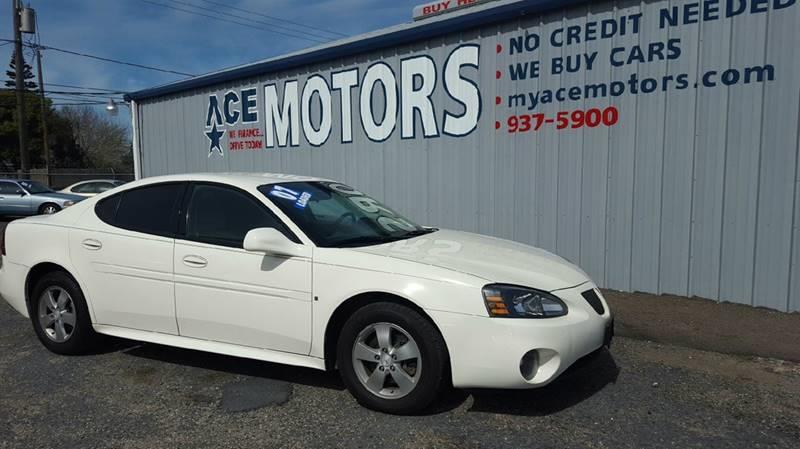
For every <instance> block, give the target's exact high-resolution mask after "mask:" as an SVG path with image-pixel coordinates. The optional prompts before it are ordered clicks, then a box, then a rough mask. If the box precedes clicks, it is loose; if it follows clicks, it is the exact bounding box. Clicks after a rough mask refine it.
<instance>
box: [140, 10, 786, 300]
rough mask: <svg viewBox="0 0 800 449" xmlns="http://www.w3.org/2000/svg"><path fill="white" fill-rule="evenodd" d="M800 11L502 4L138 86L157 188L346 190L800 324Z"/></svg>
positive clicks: (633, 284) (625, 278)
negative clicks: (205, 183)
mask: <svg viewBox="0 0 800 449" xmlns="http://www.w3.org/2000/svg"><path fill="white" fill-rule="evenodd" d="M452 1H453V2H457V0H452ZM462 1H463V0H462ZM797 3H798V2H797V1H796V0H671V1H669V0H660V1H656V0H644V1H605V2H587V1H576V0H570V1H553V0H523V1H496V2H488V3H482V4H480V5H477V6H473V7H470V8H461V9H457V10H456V11H455V12H452V13H448V14H441V15H436V16H433V17H430V18H426V19H424V20H420V21H416V22H413V23H409V24H404V25H400V26H396V27H392V28H388V29H384V30H380V31H377V32H373V33H368V34H365V35H362V36H357V37H354V38H349V39H345V40H341V41H337V42H334V43H331V44H327V45H323V46H320V47H314V48H311V49H308V50H304V51H301V52H297V53H293V54H289V55H286V56H282V57H278V58H273V59H268V60H265V61H262V62H258V63H254V64H249V65H244V66H240V67H235V68H232V69H228V70H223V71H219V72H215V73H211V74H208V75H204V76H199V77H196V78H191V79H187V80H183V81H179V82H175V83H172V84H169V85H165V86H160V87H156V88H153V89H148V90H144V91H140V92H136V93H133V94H131V95H130V96H129V97H130V98H129V99H130V100H131V101H132V105H133V107H132V111H133V120H134V146H135V152H134V153H135V163H136V170H137V175H138V176H153V175H160V174H167V173H183V172H197V171H269V172H287V173H296V174H309V175H317V176H325V177H329V178H334V179H338V180H342V181H344V182H346V183H348V184H350V185H353V186H356V187H358V188H359V189H361V190H364V191H366V192H369V193H370V194H372V195H373V196H375V197H377V198H379V199H381V200H383V201H385V202H386V203H388V204H390V205H392V206H393V207H395V208H397V209H398V210H400V211H402V212H403V213H404V214H406V215H408V216H409V217H411V218H413V219H415V220H417V221H418V222H421V223H426V224H433V225H437V226H442V227H450V228H456V229H461V230H468V231H475V232H480V233H485V234H491V235H495V236H499V237H504V238H509V239H513V240H517V241H521V242H525V243H529V244H532V245H536V246H539V247H543V248H545V249H548V250H551V251H553V252H555V253H557V254H559V255H562V256H564V257H566V258H567V259H569V260H571V261H573V262H576V263H578V264H579V265H580V266H581V267H583V268H584V269H585V270H586V271H587V272H588V273H589V274H590V275H591V276H592V277H593V278H594V279H595V280H596V281H597V282H598V283H599V284H601V285H602V286H604V287H607V288H612V289H619V290H627V291H644V292H651V293H671V294H678V295H685V296H699V297H704V298H711V299H718V300H723V301H731V302H737V303H744V304H751V305H755V306H764V307H769V308H773V309H778V310H782V311H798V310H800V294H798V293H797V292H798V291H800V263H798V262H800V231H799V230H798V224H799V223H800V183H798V150H799V149H800V143H799V139H798V118H799V117H798V116H799V115H800V26H799V25H800V5H798V4H797Z"/></svg>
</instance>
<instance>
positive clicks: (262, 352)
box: [92, 324, 325, 371]
mask: <svg viewBox="0 0 800 449" xmlns="http://www.w3.org/2000/svg"><path fill="white" fill-rule="evenodd" d="M92 327H94V330H95V332H97V333H100V334H105V335H110V336H112V337H119V338H127V339H129V340H137V341H144V342H148V343H156V344H160V345H165V346H173V347H177V348H183V349H192V350H197V351H205V352H212V353H215V354H222V355H229V356H233V357H242V358H245V359H253V360H261V361H264V362H272V363H280V364H283V365H293V366H302V367H305V368H314V369H318V370H323V371H324V370H325V360H323V359H320V358H317V357H310V356H307V355H302V354H292V353H289V352H281V351H273V350H270V349H263V348H253V347H249V346H240V345H233V344H229V343H222V342H217V341H209V340H201V339H199V338H191V337H182V336H179V335H169V334H162V333H158V332H148V331H142V330H138V329H129V328H125V327H118V326H109V325H105V324H94V325H92Z"/></svg>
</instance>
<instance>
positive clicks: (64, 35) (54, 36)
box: [0, 0, 425, 123]
mask: <svg viewBox="0 0 800 449" xmlns="http://www.w3.org/2000/svg"><path fill="white" fill-rule="evenodd" d="M24 2H25V4H30V6H31V7H32V8H34V9H35V10H36V13H37V17H38V22H39V28H38V31H39V37H40V39H41V43H42V45H45V46H48V45H49V46H52V47H57V48H62V49H66V50H71V51H77V52H81V53H88V54H92V55H97V56H102V57H106V58H112V59H117V60H123V61H129V62H134V63H138V64H144V65H148V66H155V67H159V68H164V69H169V70H174V71H178V72H184V73H189V74H195V75H199V74H203V73H207V72H211V71H216V70H219V69H223V68H227V67H232V66H236V65H240V64H244V63H248V62H253V61H258V60H261V59H266V58H269V57H272V56H279V55H282V54H285V53H289V52H291V51H295V50H299V49H302V48H307V47H310V46H314V45H317V44H318V42H313V41H310V40H307V39H304V38H309V37H311V38H319V37H315V36H311V35H310V34H309V33H313V34H316V35H317V36H326V37H341V36H338V35H333V34H331V33H327V32H325V31H319V30H317V29H309V28H305V27H302V26H297V25H294V24H292V23H291V22H297V23H300V24H304V25H308V26H311V27H315V28H318V29H324V30H330V31H333V32H336V33H341V34H344V35H348V36H352V35H357V34H360V33H364V32H368V31H373V30H377V29H380V28H384V27H387V26H390V25H395V24H399V23H403V22H409V21H411V12H412V9H413V7H414V6H415V5H417V4H420V3H425V1H424V0H324V1H312V0H307V1H293V0H212V1H206V0H24ZM10 3H11V2H9V1H8V0H1V1H0V38H3V39H12V38H13V33H12V17H11V4H10ZM154 3H158V4H160V5H167V6H170V7H172V8H168V7H165V6H159V5H156V4H154ZM214 3H224V4H226V5H228V6H227V7H221V6H218V5H215V4H214ZM192 5H195V6H196V7H199V8H205V9H199V8H193V7H192ZM175 8H177V9H183V10H193V11H196V12H197V13H200V14H205V15H208V16H214V17H215V18H210V17H204V16H199V15H195V14H190V13H187V12H184V11H179V10H177V9H175ZM233 8H241V9H242V10H247V11H252V12H243V11H241V10H236V9H233ZM255 13H258V14H265V15H269V16H273V17H276V18H277V19H279V20H273V19H269V18H266V17H263V16H261V15H258V14H255ZM225 14H229V15H225ZM231 15H234V16H240V17H243V18H241V19H240V18H236V17H232V16H231ZM219 19H225V20H231V21H237V22H243V23H248V24H250V25H251V26H252V27H248V26H245V25H241V24H235V23H229V22H224V21H220V20H219ZM259 22H261V23H259ZM287 28H288V29H289V30H287ZM290 30H292V31H290ZM281 33H285V34H281ZM287 34H291V35H292V36H290V35H287ZM325 40H327V39H325ZM3 44H4V42H2V41H0V61H3V62H2V67H3V71H2V72H0V76H2V77H3V79H5V73H4V72H5V70H6V68H7V67H8V66H7V62H6V61H10V58H11V54H12V52H13V45H3ZM27 61H28V62H29V63H32V62H33V61H31V60H30V57H27ZM42 67H43V68H44V79H45V84H47V83H57V84H67V85H75V86H86V87H96V88H105V89H112V90H120V91H125V92H130V91H136V90H139V89H143V88H148V87H153V86H156V85H160V84H164V83H168V82H171V81H176V80H179V79H182V78H184V76H181V75H175V74H169V73H160V72H156V71H150V70H143V69H139V68H134V67H128V66H124V65H118V64H112V63H106V62H100V61H94V60H91V59H87V58H83V57H79V56H74V55H67V54H62V53H58V52H55V51H52V50H48V51H45V52H43V64H42ZM34 73H35V71H34ZM47 89H50V90H56V89H58V90H69V89H65V88H59V87H50V86H48V87H47ZM60 102H62V103H63V102H65V101H63V100H62V101H60ZM122 111H123V112H122V113H121V114H120V115H121V117H119V118H118V120H120V121H121V123H122V121H124V120H129V118H128V117H124V115H126V114H125V112H126V111H127V109H124V108H123V109H122Z"/></svg>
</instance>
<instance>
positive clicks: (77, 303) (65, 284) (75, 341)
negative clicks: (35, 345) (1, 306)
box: [29, 271, 98, 355]
mask: <svg viewBox="0 0 800 449" xmlns="http://www.w3.org/2000/svg"><path fill="white" fill-rule="evenodd" d="M52 288H56V289H59V288H60V289H63V290H64V291H66V292H67V293H68V294H69V297H70V300H71V304H72V307H70V310H71V312H72V313H74V314H75V324H74V326H69V327H71V330H70V335H69V337H68V338H67V339H66V341H63V342H58V341H56V340H54V339H53V337H50V336H48V333H47V331H46V330H45V328H44V326H43V324H42V322H41V319H40V317H41V316H42V314H43V313H44V314H47V312H48V310H47V309H46V307H45V310H41V309H42V305H41V304H40V303H41V302H42V301H41V298H42V296H43V295H45V294H46V292H47V291H48V290H49V289H52ZM29 310H30V317H31V322H32V323H33V330H34V331H35V332H36V336H37V337H39V341H41V342H42V345H44V347H45V348H47V349H48V350H50V351H51V352H54V353H56V354H64V355H77V354H84V353H86V352H89V351H91V350H92V349H94V348H95V346H96V344H97V342H98V335H97V334H96V333H95V331H94V329H93V328H92V321H91V317H90V316H89V308H88V307H87V306H86V299H85V298H84V296H83V292H81V289H80V287H78V284H77V283H76V282H75V280H74V279H72V277H71V276H69V275H68V274H66V273H64V272H61V271H55V272H51V273H47V274H45V275H44V276H42V277H41V279H39V280H38V281H37V282H36V285H35V286H34V288H33V290H32V295H31V297H30V309H29ZM69 327H67V329H68V330H69Z"/></svg>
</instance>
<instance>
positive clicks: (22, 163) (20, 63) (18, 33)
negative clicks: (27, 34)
mask: <svg viewBox="0 0 800 449" xmlns="http://www.w3.org/2000/svg"><path fill="white" fill-rule="evenodd" d="M11 7H12V10H13V11H12V16H13V17H14V57H15V59H16V63H15V64H14V66H15V69H16V82H17V132H18V133H19V168H20V177H23V178H24V177H27V176H28V149H27V148H26V147H25V144H26V143H27V142H26V141H27V135H26V134H25V131H26V130H25V79H24V78H23V77H24V72H23V69H24V66H25V60H24V57H23V55H22V27H21V20H20V19H21V17H20V10H21V7H20V3H19V0H11Z"/></svg>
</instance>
